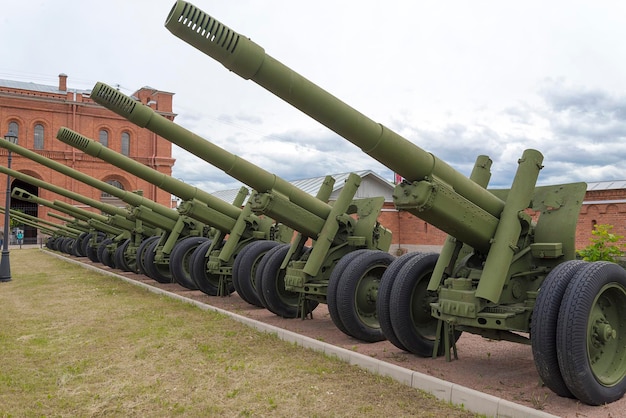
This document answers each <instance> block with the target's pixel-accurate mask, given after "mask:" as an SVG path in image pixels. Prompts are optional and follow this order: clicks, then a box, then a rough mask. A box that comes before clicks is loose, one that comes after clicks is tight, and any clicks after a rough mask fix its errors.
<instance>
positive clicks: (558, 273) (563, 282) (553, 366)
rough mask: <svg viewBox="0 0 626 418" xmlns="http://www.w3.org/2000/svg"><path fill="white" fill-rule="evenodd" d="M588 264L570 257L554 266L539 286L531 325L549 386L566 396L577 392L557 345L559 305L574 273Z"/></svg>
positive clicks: (536, 356) (534, 347) (541, 370)
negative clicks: (572, 388) (570, 383)
mask: <svg viewBox="0 0 626 418" xmlns="http://www.w3.org/2000/svg"><path fill="white" fill-rule="evenodd" d="M586 264H587V263H586V262H585V261H582V260H570V261H566V262H564V263H561V264H559V265H558V266H556V267H555V268H554V269H552V271H551V272H550V273H549V274H548V275H547V276H546V278H545V279H544V281H543V283H542V284H541V288H540V289H539V293H538V295H537V300H536V301H535V308H534V309H533V316H532V320H531V325H530V340H531V345H532V350H533V358H534V360H535V366H536V367H537V372H538V373H539V377H540V378H541V380H542V381H543V383H544V384H545V385H546V386H547V387H548V389H550V390H552V391H553V392H554V393H556V394H557V395H559V396H563V397H566V398H573V397H574V395H572V392H571V391H570V390H569V389H568V388H567V385H566V384H565V381H564V380H563V375H561V369H560V368H559V359H558V356H557V347H556V334H557V326H558V319H559V309H560V307H561V302H562V300H563V295H564V294H565V290H566V289H567V286H568V285H569V283H570V281H571V280H572V277H574V275H575V274H576V272H577V271H578V270H580V269H581V268H582V267H584V266H585V265H586Z"/></svg>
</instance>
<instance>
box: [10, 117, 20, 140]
mask: <svg viewBox="0 0 626 418" xmlns="http://www.w3.org/2000/svg"><path fill="white" fill-rule="evenodd" d="M9 132H13V133H14V134H15V135H16V136H17V141H18V142H19V141H20V125H18V124H17V122H15V121H11V122H9Z"/></svg>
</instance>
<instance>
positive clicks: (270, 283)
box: [258, 245, 319, 318]
mask: <svg viewBox="0 0 626 418" xmlns="http://www.w3.org/2000/svg"><path fill="white" fill-rule="evenodd" d="M288 252H289V245H284V246H281V247H280V250H277V251H275V252H273V253H272V256H271V257H268V258H267V260H266V262H265V265H264V266H263V271H261V272H259V273H258V274H261V281H262V284H261V289H263V299H264V301H265V304H266V308H267V310H269V311H270V312H272V313H273V314H275V315H278V316H280V317H282V318H297V317H299V316H300V317H302V318H304V317H306V315H308V314H310V313H311V312H313V310H314V309H315V308H317V305H318V304H319V303H318V302H316V301H312V300H307V303H306V306H305V308H304V310H305V312H300V309H299V307H298V302H299V299H300V294H299V293H296V292H288V291H287V290H285V270H281V268H280V266H281V265H282V264H283V260H284V259H285V257H286V255H287V253H288ZM266 256H267V255H266Z"/></svg>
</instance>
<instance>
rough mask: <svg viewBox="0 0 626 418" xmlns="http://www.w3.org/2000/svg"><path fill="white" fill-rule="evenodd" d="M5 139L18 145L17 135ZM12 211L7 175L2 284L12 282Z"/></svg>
mask: <svg viewBox="0 0 626 418" xmlns="http://www.w3.org/2000/svg"><path fill="white" fill-rule="evenodd" d="M4 139H5V140H7V141H9V142H11V143H13V144H17V134H16V133H14V132H13V131H9V133H7V134H6V135H5V136H4ZM7 163H8V164H7V168H8V169H11V151H9V159H8V161H7ZM10 210H11V177H10V176H9V175H8V174H7V194H6V201H5V204H4V240H3V243H2V258H1V259H0V282H9V281H11V262H10V261H9V237H10V236H11V231H10V230H9V228H10V224H11V223H10V221H9V212H10Z"/></svg>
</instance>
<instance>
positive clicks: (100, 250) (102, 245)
mask: <svg viewBox="0 0 626 418" xmlns="http://www.w3.org/2000/svg"><path fill="white" fill-rule="evenodd" d="M112 242H113V239H112V238H106V239H103V240H102V241H100V243H99V244H98V249H97V250H96V253H97V254H98V261H99V262H100V263H102V264H104V265H105V266H106V265H107V264H106V263H105V262H104V260H103V257H104V253H105V252H108V251H107V245H109V244H111V243H112Z"/></svg>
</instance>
